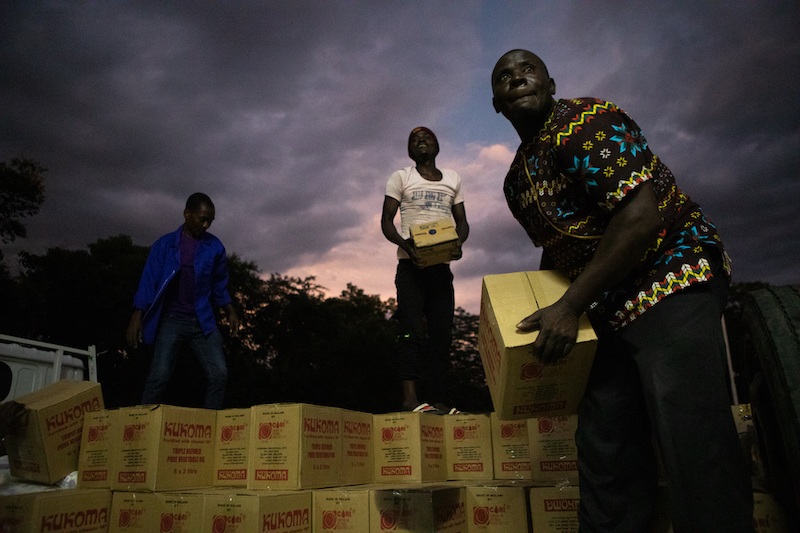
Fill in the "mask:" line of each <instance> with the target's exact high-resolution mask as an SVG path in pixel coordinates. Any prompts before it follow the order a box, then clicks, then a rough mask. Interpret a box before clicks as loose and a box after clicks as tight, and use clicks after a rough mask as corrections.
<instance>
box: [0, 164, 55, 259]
mask: <svg viewBox="0 0 800 533" xmlns="http://www.w3.org/2000/svg"><path fill="white" fill-rule="evenodd" d="M46 171H47V169H46V168H43V167H41V166H40V165H39V163H37V162H36V161H34V160H32V159H25V158H14V159H12V160H11V162H10V163H6V162H5V161H3V162H0V242H2V243H3V244H7V243H10V242H13V241H14V239H16V238H17V237H25V235H26V229H25V226H24V225H23V224H22V222H20V221H19V219H20V218H24V217H29V216H32V215H35V214H36V213H38V212H39V206H41V205H42V202H44V179H43V176H44V173H45V172H46ZM0 259H2V256H0Z"/></svg>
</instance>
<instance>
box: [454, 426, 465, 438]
mask: <svg viewBox="0 0 800 533" xmlns="http://www.w3.org/2000/svg"><path fill="white" fill-rule="evenodd" d="M466 435H467V431H466V430H465V429H464V426H458V427H454V428H453V438H454V439H455V440H464V437H465V436H466Z"/></svg>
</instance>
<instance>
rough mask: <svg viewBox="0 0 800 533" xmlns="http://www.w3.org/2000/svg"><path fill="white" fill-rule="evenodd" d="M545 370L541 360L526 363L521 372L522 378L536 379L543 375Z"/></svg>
mask: <svg viewBox="0 0 800 533" xmlns="http://www.w3.org/2000/svg"><path fill="white" fill-rule="evenodd" d="M543 371H544V365H543V364H542V363H540V362H539V361H534V362H532V363H526V364H524V365H522V371H521V372H520V377H521V378H522V379H536V378H538V377H540V376H541V375H542V372H543Z"/></svg>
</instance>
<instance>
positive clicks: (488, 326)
mask: <svg viewBox="0 0 800 533" xmlns="http://www.w3.org/2000/svg"><path fill="white" fill-rule="evenodd" d="M569 283H570V282H569V280H568V279H567V278H565V277H564V276H562V275H561V274H559V273H558V272H556V271H553V270H542V271H538V272H515V273H512V274H497V275H492V276H484V278H483V291H482V294H481V309H480V319H479V327H478V349H479V351H480V354H481V360H482V362H483V370H484V372H485V373H486V381H487V383H488V385H489V392H490V394H491V396H492V403H493V404H494V410H495V412H496V413H497V414H498V415H499V416H500V418H502V419H505V420H511V419H521V418H532V417H538V416H552V415H571V414H577V412H578V403H579V402H580V400H581V397H582V396H583V391H584V390H585V389H586V382H587V380H588V379H589V370H590V369H591V368H592V361H593V359H594V352H595V348H596V345H597V336H596V335H595V333H594V330H593V329H592V326H591V324H590V323H589V319H588V318H587V317H586V315H583V316H581V318H580V323H579V329H578V338H577V342H576V345H575V348H573V349H572V351H571V352H570V353H569V354H568V355H567V356H566V357H565V358H563V359H561V360H560V361H558V362H557V363H556V364H552V365H543V364H542V363H541V362H540V361H539V359H538V358H537V357H536V356H535V355H534V354H533V343H534V342H535V341H536V338H537V336H538V332H537V331H535V332H531V333H519V332H517V327H516V326H517V324H518V323H519V321H520V320H522V319H523V318H525V317H527V316H529V315H531V314H533V313H534V312H535V311H536V310H538V309H540V308H543V307H547V306H549V305H551V304H553V303H555V302H556V301H557V300H558V299H559V298H561V296H562V295H563V294H564V292H566V290H567V288H568V287H569Z"/></svg>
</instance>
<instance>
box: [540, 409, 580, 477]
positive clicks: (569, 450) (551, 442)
mask: <svg viewBox="0 0 800 533" xmlns="http://www.w3.org/2000/svg"><path fill="white" fill-rule="evenodd" d="M577 429H578V415H569V416H545V417H540V418H529V419H528V438H529V441H530V443H531V447H530V453H531V480H533V481H543V482H553V483H558V482H563V481H568V482H570V483H573V484H577V483H578V448H577V447H576V446H575V430H577Z"/></svg>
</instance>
